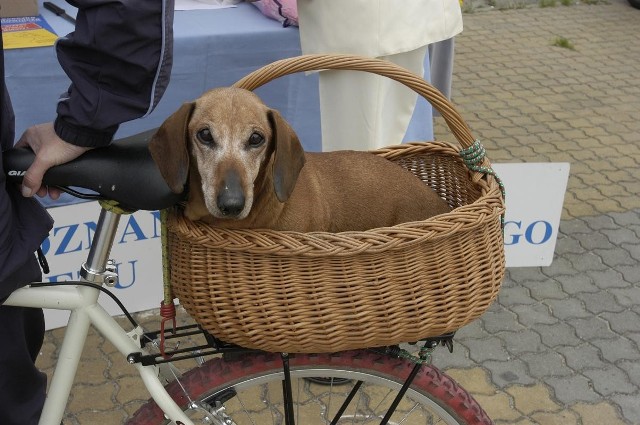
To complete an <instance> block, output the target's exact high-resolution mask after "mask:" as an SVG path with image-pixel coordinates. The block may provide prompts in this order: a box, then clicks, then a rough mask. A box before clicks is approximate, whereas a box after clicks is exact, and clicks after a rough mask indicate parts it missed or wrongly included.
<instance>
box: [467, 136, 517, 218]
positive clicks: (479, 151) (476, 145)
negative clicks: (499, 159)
mask: <svg viewBox="0 0 640 425" xmlns="http://www.w3.org/2000/svg"><path fill="white" fill-rule="evenodd" d="M485 154H486V151H485V149H484V146H482V143H480V140H477V139H476V141H475V142H473V144H472V145H471V146H469V147H468V148H466V149H462V150H461V151H460V156H461V157H462V161H463V162H464V164H465V165H466V166H467V168H468V169H470V170H471V171H476V172H478V173H482V174H490V175H492V176H493V177H495V179H496V181H497V182H498V186H499V187H500V192H501V193H502V199H505V198H506V190H505V187H504V183H502V180H501V179H500V177H499V176H498V174H496V172H495V170H494V169H493V168H491V167H484V166H482V165H480V164H482V162H483V161H484V158H485ZM500 222H501V224H502V228H503V229H504V213H503V214H502V216H501V218H500Z"/></svg>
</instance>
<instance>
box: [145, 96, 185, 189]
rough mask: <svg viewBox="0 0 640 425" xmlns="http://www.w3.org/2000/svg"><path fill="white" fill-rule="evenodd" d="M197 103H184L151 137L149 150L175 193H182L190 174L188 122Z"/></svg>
mask: <svg viewBox="0 0 640 425" xmlns="http://www.w3.org/2000/svg"><path fill="white" fill-rule="evenodd" d="M194 106H195V104H194V103H193V102H189V103H184V104H183V105H182V106H181V107H180V109H178V110H177V111H176V112H174V113H173V114H172V115H171V116H169V118H167V119H166V120H165V121H164V122H163V123H162V125H161V126H160V128H159V129H158V131H156V133H155V134H154V135H153V136H152V137H151V141H150V142H149V151H150V152H151V156H152V157H153V160H154V161H155V163H156V165H157V166H158V169H159V170H160V174H162V177H163V178H164V180H165V181H166V182H167V185H168V186H169V188H170V189H171V190H172V191H173V192H174V193H182V192H183V191H184V185H185V183H186V182H187V176H188V174H189V152H188V144H187V140H188V138H189V134H188V124H189V119H190V118H191V113H192V112H193V108H194Z"/></svg>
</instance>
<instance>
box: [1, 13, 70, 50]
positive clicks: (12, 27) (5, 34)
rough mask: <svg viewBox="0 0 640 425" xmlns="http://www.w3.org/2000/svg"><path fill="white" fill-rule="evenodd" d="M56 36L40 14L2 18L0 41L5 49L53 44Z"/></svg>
mask: <svg viewBox="0 0 640 425" xmlns="http://www.w3.org/2000/svg"><path fill="white" fill-rule="evenodd" d="M57 39H58V36H57V35H56V34H55V33H54V32H53V30H52V29H51V28H50V27H49V25H48V24H47V22H46V21H45V20H44V19H43V18H42V17H40V16H32V17H25V18H2V42H3V44H4V48H5V50H7V49H24V48H27V47H43V46H53V44H54V43H55V42H56V40H57Z"/></svg>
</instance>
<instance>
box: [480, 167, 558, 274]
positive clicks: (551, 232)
mask: <svg viewBox="0 0 640 425" xmlns="http://www.w3.org/2000/svg"><path fill="white" fill-rule="evenodd" d="M493 168H494V169H495V171H496V173H498V176H500V178H501V179H502V181H503V183H504V185H505V188H506V194H507V195H506V201H507V202H506V203H507V213H506V217H505V227H504V247H505V255H506V259H507V267H533V266H549V265H551V262H552V261H553V253H554V251H555V248H556V240H557V238H558V226H559V224H560V216H561V215H562V204H563V202H564V194H565V191H566V189H567V181H568V179H569V164H568V163H517V164H493Z"/></svg>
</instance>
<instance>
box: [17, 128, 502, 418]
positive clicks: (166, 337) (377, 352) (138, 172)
mask: <svg viewBox="0 0 640 425" xmlns="http://www.w3.org/2000/svg"><path fill="white" fill-rule="evenodd" d="M151 134H152V131H149V132H145V133H142V134H139V135H136V136H132V137H129V138H126V139H121V140H117V141H115V142H114V143H113V144H112V145H110V146H109V147H106V148H102V149H100V150H93V151H90V152H88V153H86V154H85V155H83V156H82V157H81V158H79V159H77V160H75V161H73V162H71V163H68V164H64V165H61V166H57V167H54V168H52V169H50V170H49V171H48V172H47V174H46V175H45V179H44V184H47V185H50V186H57V187H60V188H63V190H65V191H67V192H68V193H71V194H73V195H75V196H79V197H82V198H87V199H99V200H108V201H115V202H116V203H118V204H119V205H120V206H122V207H124V208H126V209H129V210H152V211H153V210H158V209H164V208H168V207H170V206H172V205H174V204H176V203H178V202H179V201H180V200H181V196H180V195H176V194H174V193H172V192H171V191H170V189H169V188H168V187H167V186H166V184H165V182H164V180H163V179H162V177H161V176H160V173H159V172H158V170H157V168H156V167H155V164H154V162H153V160H152V158H151V156H150V154H149V151H148V149H147V144H148V141H149V139H150V136H151ZM4 160H5V161H4V168H5V170H7V175H8V180H9V181H10V182H15V183H20V181H21V178H22V176H23V175H24V171H25V170H26V169H27V168H28V166H29V164H30V163H31V161H32V160H33V153H32V152H30V151H28V150H25V149H13V150H11V151H8V152H6V153H5V155H4ZM132 182H135V184H134V183H132ZM78 187H79V188H82V189H87V190H89V191H91V193H90V194H87V193H84V192H79V191H77V190H76V189H74V188H78ZM139 187H144V188H145V190H144V191H140V190H139ZM101 205H102V209H101V211H100V216H99V219H98V222H97V227H96V230H95V234H94V238H93V241H92V244H91V247H90V250H89V253H88V256H87V260H86V262H85V263H84V264H83V265H82V266H81V271H80V276H81V279H80V280H78V281H69V282H63V283H47V282H35V283H31V284H30V285H27V286H25V287H23V288H20V289H18V290H16V291H15V292H14V293H13V294H12V295H11V296H10V297H9V298H8V299H7V300H6V301H5V303H4V304H5V305H10V306H24V307H37V308H52V309H63V310H70V311H71V316H70V319H69V323H68V326H67V330H66V334H65V337H64V341H63V344H62V347H61V349H60V356H59V360H58V364H57V365H56V368H55V372H54V375H53V379H52V382H51V385H50V389H49V391H48V395H47V399H46V402H45V406H44V410H43V413H42V417H41V420H40V425H58V424H59V423H60V421H61V419H62V417H63V415H64V410H65V405H66V401H67V400H68V397H69V394H70V391H71V387H72V384H73V380H74V376H75V373H76V370H77V367H78V362H79V360H80V356H81V353H82V350H83V347H84V344H85V341H86V337H87V333H88V330H89V326H90V325H93V326H94V327H95V328H96V329H97V330H98V331H99V332H100V333H101V334H102V335H103V336H104V338H105V339H106V340H108V341H110V342H111V343H112V344H113V345H114V346H115V347H116V348H117V350H118V351H119V352H120V353H121V354H122V356H123V358H124V359H125V361H126V362H128V363H130V364H131V365H132V367H135V368H136V369H137V371H138V373H139V375H140V378H141V379H142V381H143V382H144V385H145V386H146V388H147V390H148V391H149V394H150V396H151V399H150V400H149V402H148V403H147V404H145V405H143V406H142V407H141V408H140V409H139V410H138V411H137V412H136V413H135V414H134V415H133V417H131V418H130V419H129V420H128V422H127V423H128V424H134V425H146V424H158V423H175V424H184V425H187V424H194V423H213V424H216V425H242V424H253V425H257V424H261V425H262V424H266V423H273V424H285V425H295V424H298V425H314V424H347V423H349V424H356V423H358V424H374V423H376V424H377V423H379V424H418V423H419V424H441V423H442V424H448V425H455V424H467V425H469V424H476V425H482V424H484V425H487V424H491V423H492V421H491V419H490V418H489V417H488V415H487V414H486V413H485V411H484V410H483V409H482V407H481V406H480V405H479V404H478V402H477V401H476V400H475V399H474V398H473V397H472V396H471V395H470V394H469V393H468V392H467V391H466V390H465V389H464V388H462V387H461V386H460V385H459V384H457V383H456V382H455V381H454V380H453V379H451V378H450V377H448V376H447V375H446V374H444V373H442V372H441V371H440V370H439V369H438V368H437V367H435V366H433V365H431V364H429V358H430V353H431V352H432V351H433V350H434V349H435V348H436V347H437V346H438V345H445V346H448V347H449V348H450V349H451V345H452V337H453V335H452V334H447V335H443V336H441V337H435V338H427V339H425V340H422V341H419V342H417V343H415V342H414V343H413V344H415V346H416V347H417V348H416V349H417V350H419V354H418V355H413V354H410V353H409V352H408V351H407V350H406V349H404V348H402V347H400V346H397V345H393V346H386V347H375V348H363V349H358V350H352V351H344V352H338V353H324V354H287V353H269V352H261V351H257V350H255V349H247V348H243V347H240V346H237V345H233V344H229V343H225V342H223V341H221V340H220V339H218V338H216V336H215V335H211V334H209V333H208V332H206V331H205V330H204V329H203V328H202V327H201V326H200V325H197V324H195V325H189V326H182V327H175V326H174V328H172V329H162V328H161V329H160V330H159V331H152V332H145V331H144V330H143V329H142V327H141V326H139V325H138V324H137V323H136V321H135V320H134V318H133V317H132V316H131V315H130V314H129V313H128V312H127V311H126V308H125V307H124V306H123V305H122V303H121V302H119V301H118V300H117V298H116V297H115V296H114V295H113V294H111V292H110V291H109V290H108V287H109V286H113V285H114V284H115V283H116V282H117V279H118V276H117V274H116V271H115V267H114V262H113V261H112V260H109V255H110V250H111V247H112V244H113V242H114V237H115V233H116V230H117V227H118V222H119V220H120V217H121V215H122V214H123V211H122V210H120V209H117V208H116V209H114V208H112V205H111V204H109V203H101ZM101 292H105V293H107V294H109V295H110V296H111V297H112V298H113V299H114V300H116V302H118V304H119V305H120V307H121V308H122V310H123V312H124V314H125V315H126V317H127V318H128V319H129V322H130V324H131V327H132V329H131V330H129V331H127V330H125V329H124V328H123V327H121V326H120V325H119V324H118V323H117V322H116V320H115V319H114V318H112V317H111V316H110V315H109V314H108V313H106V311H105V310H104V308H103V307H102V306H101V305H100V304H99V303H98V295H99V294H100V293H101ZM196 337H197V338H200V339H202V340H203V341H204V343H203V344H201V345H195V346H193V347H190V348H179V346H177V345H176V347H175V348H174V349H170V350H165V344H166V342H167V341H172V342H173V341H178V340H190V339H192V338H196ZM157 351H159V353H158V352H157ZM204 357H210V359H209V360H207V361H204ZM184 359H196V360H197V363H198V366H197V367H195V368H193V369H190V370H188V371H186V372H185V373H183V374H182V375H181V376H179V375H178V374H177V373H174V371H175V367H173V366H171V365H172V364H173V362H177V361H180V360H184ZM165 365H168V366H169V367H168V368H165V369H168V370H169V373H168V374H167V375H166V376H165V375H164V374H162V373H160V372H161V367H162V368H164V366H165Z"/></svg>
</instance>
